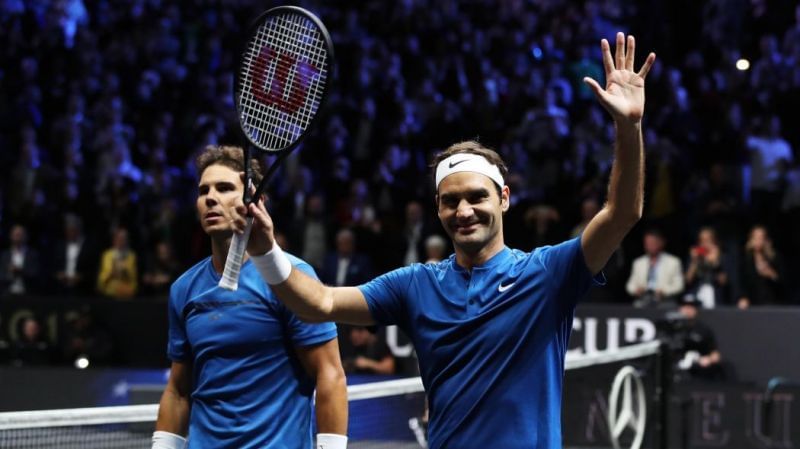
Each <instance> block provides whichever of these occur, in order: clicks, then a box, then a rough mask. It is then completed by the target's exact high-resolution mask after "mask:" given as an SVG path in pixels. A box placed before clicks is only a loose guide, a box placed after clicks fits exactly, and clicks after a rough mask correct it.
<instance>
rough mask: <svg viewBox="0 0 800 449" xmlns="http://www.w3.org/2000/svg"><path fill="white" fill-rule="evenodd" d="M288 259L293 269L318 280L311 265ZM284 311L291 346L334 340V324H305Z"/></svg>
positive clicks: (294, 258)
mask: <svg viewBox="0 0 800 449" xmlns="http://www.w3.org/2000/svg"><path fill="white" fill-rule="evenodd" d="M289 259H290V260H291V261H292V264H293V265H294V266H295V268H297V269H298V270H300V271H302V272H303V273H305V274H307V275H309V276H311V277H312V278H314V279H318V278H317V273H315V272H314V269H313V268H312V267H311V265H309V264H308V263H306V262H303V261H302V260H300V259H298V258H296V257H290V258H289ZM285 310H286V315H285V316H286V320H287V323H286V326H287V329H288V330H289V336H290V338H291V339H292V343H293V344H295V345H297V346H313V345H316V344H319V343H324V342H326V341H330V340H333V339H334V338H336V335H337V332H336V324H334V323H330V322H326V323H306V322H303V321H301V320H300V319H299V318H297V315H295V314H294V313H292V312H291V311H289V310H288V309H285Z"/></svg>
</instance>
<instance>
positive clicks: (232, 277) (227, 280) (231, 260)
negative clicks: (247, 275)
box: [218, 217, 253, 291]
mask: <svg viewBox="0 0 800 449" xmlns="http://www.w3.org/2000/svg"><path fill="white" fill-rule="evenodd" d="M252 227H253V217H247V225H246V226H245V227H244V232H243V233H241V234H238V233H235V232H234V233H233V237H232V238H231V246H230V248H229V249H228V258H227V259H225V269H224V270H223V271H222V278H221V279H220V280H219V284H218V285H219V286H220V287H222V288H224V289H225V290H231V291H235V290H236V289H237V288H239V273H240V272H241V270H242V260H244V251H245V249H246V248H247V240H248V239H250V229H252Z"/></svg>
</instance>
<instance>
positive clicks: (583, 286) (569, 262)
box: [536, 237, 606, 310]
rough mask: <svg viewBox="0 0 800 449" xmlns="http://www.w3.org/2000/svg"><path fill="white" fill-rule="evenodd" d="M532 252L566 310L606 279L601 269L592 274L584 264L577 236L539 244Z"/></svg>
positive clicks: (579, 239)
mask: <svg viewBox="0 0 800 449" xmlns="http://www.w3.org/2000/svg"><path fill="white" fill-rule="evenodd" d="M536 253H537V256H538V259H539V261H540V262H541V264H542V266H544V268H545V270H546V271H547V275H548V278H549V279H550V282H551V286H552V287H553V288H554V289H555V291H557V292H558V293H557V294H556V299H557V300H558V302H559V303H560V304H562V305H564V306H566V307H568V308H569V310H571V309H573V308H575V306H576V305H577V304H578V301H579V300H581V299H582V298H583V297H584V296H585V295H586V293H587V292H588V291H589V288H591V287H592V286H593V285H605V283H606V278H605V275H604V274H603V272H600V273H598V274H597V275H596V276H592V273H591V272H590V271H589V267H587V266H586V260H585V259H584V257H583V248H582V247H581V238H580V237H576V238H574V239H571V240H567V241H566V242H563V243H560V244H558V245H555V246H547V247H543V248H540V249H539V250H537V251H536Z"/></svg>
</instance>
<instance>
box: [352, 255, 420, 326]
mask: <svg viewBox="0 0 800 449" xmlns="http://www.w3.org/2000/svg"><path fill="white" fill-rule="evenodd" d="M413 273H414V266H413V265H412V266H409V267H403V268H398V269H397V270H393V271H390V272H388V273H386V274H384V275H382V276H378V277H377V278H375V279H373V280H371V281H370V282H367V283H366V284H363V285H360V286H359V287H358V289H359V290H361V293H362V294H363V295H364V298H366V300H367V306H368V307H369V312H370V314H371V315H372V319H374V320H375V321H376V322H378V323H379V324H383V325H392V324H400V323H401V322H403V321H405V317H406V315H407V312H406V302H405V298H406V296H407V295H406V292H407V291H408V286H409V284H410V282H411V280H412V279H413Z"/></svg>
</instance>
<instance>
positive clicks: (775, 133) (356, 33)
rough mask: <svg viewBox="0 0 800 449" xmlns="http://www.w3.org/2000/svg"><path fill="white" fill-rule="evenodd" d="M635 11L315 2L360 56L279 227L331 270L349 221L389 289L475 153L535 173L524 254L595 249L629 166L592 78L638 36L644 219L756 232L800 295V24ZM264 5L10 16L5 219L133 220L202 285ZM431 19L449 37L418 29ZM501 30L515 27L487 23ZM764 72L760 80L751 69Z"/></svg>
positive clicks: (790, 13)
mask: <svg viewBox="0 0 800 449" xmlns="http://www.w3.org/2000/svg"><path fill="white" fill-rule="evenodd" d="M6 3H8V2H6ZM456 3H457V4H456ZM618 3H619V2H597V1H591V2H585V4H582V6H581V5H578V6H575V5H573V4H569V3H568V2H552V1H534V2H511V3H505V2H501V3H500V4H496V3H495V2H491V1H488V0H479V1H473V2H455V3H454V2H403V3H401V4H400V5H399V6H397V7H396V8H393V9H392V8H390V9H389V10H387V9H386V8H385V5H384V4H383V3H381V2H379V1H376V0H367V1H366V2H358V3H352V2H351V3H347V2H344V3H343V2H319V1H311V2H310V3H308V5H307V6H309V7H311V8H312V9H314V10H315V12H317V13H318V14H320V16H321V17H323V18H324V20H325V22H326V24H327V25H328V27H329V29H331V30H333V31H334V33H335V34H336V36H335V37H334V39H335V40H336V42H337V46H339V47H341V48H342V50H343V51H341V52H339V54H340V56H342V57H341V60H340V61H339V64H340V70H339V75H340V78H341V79H340V80H339V81H340V83H341V84H340V86H341V88H339V89H334V90H333V91H331V95H330V96H329V98H328V101H329V108H328V109H329V110H330V111H331V115H330V116H329V117H328V118H326V119H325V120H324V121H323V122H324V124H323V126H321V127H320V129H319V130H315V131H313V132H311V133H309V135H308V136H307V138H306V141H305V143H304V145H306V146H307V148H320V149H321V150H320V151H314V152H310V151H303V152H298V153H296V154H295V155H294V156H293V157H292V158H291V159H292V160H291V161H290V163H289V164H287V167H286V169H285V170H280V171H279V176H285V179H284V181H285V182H281V183H275V184H273V185H274V186H275V189H276V190H280V192H278V193H277V194H276V192H273V195H274V196H273V197H272V198H271V199H272V201H273V202H274V203H273V207H274V210H275V211H276V214H275V219H276V220H278V221H283V222H284V223H296V224H297V225H298V226H297V227H296V229H295V231H296V232H295V233H293V234H290V235H289V236H288V237H289V240H290V241H291V243H292V246H293V247H294V248H295V251H296V252H297V254H299V255H303V257H304V258H306V260H308V261H309V263H311V264H312V265H315V266H318V267H321V265H322V264H323V259H324V256H325V254H326V252H327V251H328V250H329V249H330V248H329V245H330V244H331V243H332V240H333V235H332V232H331V231H329V228H328V224H329V223H328V221H330V224H331V225H336V226H338V227H343V226H348V227H352V229H353V230H354V232H355V233H356V235H358V240H359V242H360V243H361V244H363V248H362V250H364V251H366V252H368V253H369V254H370V255H371V256H373V260H372V267H373V268H375V269H376V270H378V271H382V270H385V269H389V268H394V267H396V266H398V265H401V264H403V263H404V262H406V261H407V260H406V259H408V261H410V260H411V259H413V258H414V257H413V256H414V254H413V252H414V251H406V250H407V249H409V250H410V249H411V248H410V247H408V246H407V244H404V242H403V241H406V243H407V241H409V240H411V241H415V242H416V243H417V245H416V247H417V248H416V259H417V260H424V257H423V254H422V251H423V249H422V248H421V244H422V242H423V239H424V238H425V237H427V236H428V235H430V233H428V232H425V231H423V232H422V233H421V236H419V237H417V236H416V234H415V231H414V229H415V227H413V226H412V227H407V226H406V223H405V222H404V219H403V214H402V213H398V212H400V211H399V210H398V209H397V205H403V204H406V203H407V202H408V200H409V199H411V198H425V197H427V195H428V194H430V190H431V186H430V183H429V182H426V178H425V161H426V160H428V159H429V158H430V155H431V153H432V152H434V151H436V150H437V149H439V148H442V147H443V146H444V145H446V144H448V143H449V142H451V141H453V140H458V139H465V138H471V137H474V136H480V138H481V139H482V140H485V141H486V142H487V143H497V142H502V145H498V146H499V147H500V149H501V152H502V153H504V154H503V155H504V156H505V157H506V158H508V160H510V161H513V164H512V167H513V168H514V173H512V174H511V175H510V176H509V178H508V179H507V182H508V183H509V185H510V186H511V188H512V191H514V192H516V193H515V194H514V195H512V201H514V203H513V204H512V207H511V209H510V210H509V211H508V215H507V218H508V220H507V229H506V232H507V241H508V242H509V244H511V245H512V246H515V247H519V248H521V249H526V250H527V249H532V248H533V247H535V246H540V245H542V244H547V243H551V242H555V241H561V240H562V239H563V238H564V237H566V234H567V233H569V232H570V231H571V230H572V231H573V232H578V229H580V225H579V227H578V228H575V229H570V228H566V227H565V226H567V225H569V226H572V225H573V224H574V223H575V222H578V221H581V219H580V218H578V217H575V216H574V215H573V213H574V212H576V211H573V210H572V208H573V199H574V198H586V197H590V196H595V197H598V196H600V195H601V194H602V191H603V189H604V188H605V185H606V184H607V179H606V178H607V176H608V169H609V162H610V161H611V153H612V149H613V142H612V141H611V138H610V135H609V131H610V129H609V128H608V127H607V126H605V123H606V122H605V116H604V113H603V111H602V108H599V107H597V106H596V105H595V104H594V101H593V96H592V94H591V91H590V90H589V89H588V88H587V87H586V86H585V85H584V84H583V83H582V82H581V80H582V78H583V77H584V76H594V77H595V78H597V75H598V74H602V67H601V65H600V64H599V61H600V58H599V57H598V56H599V54H598V52H599V49H598V47H597V46H596V45H595V44H594V41H595V39H596V38H597V37H609V36H611V35H613V32H615V31H616V30H617V29H625V28H629V27H630V25H631V24H638V26H639V27H640V28H641V31H639V32H634V34H636V37H637V38H639V40H640V41H642V42H650V44H651V45H652V46H653V47H654V48H660V49H661V50H660V53H659V55H660V57H659V59H658V60H657V61H656V63H655V65H654V66H653V68H652V70H651V72H650V74H649V75H648V77H649V81H648V82H649V83H652V87H653V88H652V89H650V90H648V95H649V96H648V114H649V116H650V117H651V121H652V123H651V125H652V126H651V127H648V135H647V136H645V139H646V143H647V145H646V146H647V149H648V153H649V156H648V158H647V161H648V162H647V170H648V177H647V179H648V186H647V188H646V195H647V197H646V199H645V204H646V208H645V217H644V219H645V220H647V221H648V222H649V223H651V224H658V225H660V227H661V228H662V229H663V230H664V231H665V232H668V233H669V237H670V241H671V243H672V244H673V245H674V247H675V252H676V253H678V254H685V253H688V249H689V247H690V245H691V242H690V241H689V240H690V239H688V238H686V235H687V230H694V229H697V228H698V227H699V226H703V225H710V226H713V227H714V228H715V229H716V231H717V232H718V234H719V235H718V237H719V240H720V246H721V247H722V248H723V252H724V253H725V254H727V255H729V256H730V257H732V258H735V257H738V256H739V252H740V251H739V247H740V242H741V241H742V240H744V238H745V235H744V234H745V233H746V226H748V225H749V224H750V223H751V222H752V220H748V218H749V217H750V216H755V217H757V218H758V220H759V222H764V223H766V224H768V225H769V226H770V229H771V230H772V232H773V234H774V235H773V237H774V239H775V242H776V244H779V245H780V247H781V248H787V249H785V250H784V251H783V254H784V256H785V257H786V259H785V260H784V262H785V263H786V273H787V275H786V276H787V279H794V277H795V276H794V274H795V273H800V258H798V257H795V254H796V253H798V251H797V250H795V249H793V248H797V246H796V243H797V235H798V233H797V232H795V231H794V229H796V228H797V226H796V223H797V221H796V220H793V219H791V217H792V214H793V213H794V214H795V215H797V214H796V210H797V209H798V208H797V207H796V204H797V202H796V201H793V200H792V198H794V197H796V196H797V194H796V192H797V191H798V190H797V189H798V185H799V184H800V178H798V176H795V175H793V174H792V170H795V171H796V168H794V169H793V168H792V167H793V165H792V163H793V161H795V160H796V159H797V157H796V154H795V155H792V149H794V150H795V151H796V149H797V147H798V145H800V136H799V135H798V133H796V132H792V131H793V129H791V127H790V126H789V125H788V124H789V123H793V122H792V121H791V120H793V117H794V115H793V114H794V112H795V110H796V105H797V104H798V102H800V64H799V63H798V61H800V37H799V36H800V6H797V5H795V4H793V3H792V2H768V1H758V2H754V3H753V4H752V5H751V4H750V3H748V2H738V3H735V4H729V3H728V2H724V1H714V2H684V3H681V4H680V5H679V7H678V6H672V4H667V3H664V4H663V5H661V4H655V3H652V2H650V3H636V2H629V3H628V4H625V5H624V7H622V6H621V5H620V4H618ZM795 3H796V2H795ZM0 4H3V2H0ZM676 5H677V4H676ZM260 8H261V6H260V5H259V4H258V2H254V1H252V0H244V1H235V2H177V3H168V4H167V3H164V4H163V5H162V4H161V3H159V2H142V1H135V2H131V3H129V4H126V5H125V6H119V5H115V4H112V3H111V2H109V1H108V0H97V1H92V2H87V1H85V0H68V1H57V2H52V1H50V2H19V1H16V2H11V3H8V4H5V6H0V24H2V26H1V27H0V42H2V43H3V45H2V46H0V54H2V58H3V59H2V60H3V61H4V65H3V68H2V70H0V83H2V85H3V89H2V90H0V100H2V101H0V129H2V132H0V148H2V149H3V151H0V167H4V168H5V171H4V172H3V174H4V175H5V176H3V177H0V183H2V188H0V190H2V193H3V195H2V198H0V201H2V203H1V204H0V206H3V209H2V210H1V211H0V212H2V214H3V218H4V219H6V221H7V222H9V223H12V222H20V223H25V224H26V225H27V226H28V231H29V232H30V233H31V235H35V236H36V241H37V242H41V244H42V245H50V244H52V243H54V242H58V240H60V238H59V237H60V235H59V234H60V229H58V228H57V227H55V226H52V225H50V224H48V223H47V221H48V220H47V218H46V217H52V216H60V215H62V214H63V213H64V212H65V211H71V212H74V213H77V214H78V215H79V216H80V217H81V218H82V219H83V220H84V224H85V226H86V229H85V230H84V231H85V234H86V235H88V236H92V235H104V234H105V233H106V232H107V231H108V230H109V229H112V228H114V227H117V226H126V227H128V229H130V230H131V232H132V237H135V238H133V240H135V241H139V242H146V244H147V245H148V246H149V245H152V244H153V243H154V242H156V241H160V240H167V241H173V242H175V244H177V245H186V248H184V247H180V248H176V251H175V256H176V258H177V259H178V262H179V263H180V264H181V267H182V268H186V267H188V266H189V265H191V264H192V263H194V262H196V261H197V260H198V259H199V258H200V257H201V255H203V254H206V253H207V248H206V249H203V248H201V247H200V246H202V245H203V244H207V240H206V239H203V238H202V237H203V236H202V234H201V233H197V232H194V230H196V229H197V225H196V222H195V220H194V217H193V216H192V214H191V212H187V210H190V209H191V208H189V207H187V206H188V205H189V204H191V201H192V200H191V199H190V198H188V195H187V194H186V192H190V191H191V189H192V186H193V184H192V182H193V181H190V180H194V179H195V176H194V174H193V173H192V171H193V170H194V168H193V161H194V156H193V153H195V152H196V151H197V150H198V149H202V148H204V147H205V145H206V144H207V143H217V142H220V141H235V140H236V139H239V138H240V127H239V124H238V121H237V116H236V109H235V106H234V101H233V95H232V91H233V83H232V80H233V76H232V73H234V72H235V70H237V55H235V48H236V45H235V44H234V43H233V42H232V38H231V36H235V34H236V32H237V31H238V29H239V28H240V27H241V24H242V23H247V22H248V21H249V18H250V17H253V14H254V13H256V12H258V11H259V9H260ZM421 10H424V11H425V13H426V17H429V18H430V20H416V19H417V18H418V14H416V13H417V12H418V11H421ZM386 11H389V13H388V14H386ZM490 12H491V13H494V14H495V16H494V17H496V18H497V19H498V20H494V21H492V20H486V18H487V17H488V15H487V14H489V13H490ZM378 17H379V18H380V20H376V18H378ZM376 24H380V26H377V25H376ZM453 24H458V26H453ZM545 25H546V26H545ZM634 28H635V27H634ZM199 29H215V30H218V31H219V32H218V33H198V32H197V30H199ZM698 39H700V40H699V41H700V42H703V43H704V44H703V45H700V46H697V45H696V42H698ZM587 42H588V43H587ZM427 44H431V45H427ZM743 57H746V58H747V59H749V60H750V61H751V65H752V69H751V70H746V71H739V70H736V69H734V66H735V62H736V61H737V60H738V59H739V58H743ZM410 61H413V63H411V62H410ZM337 84H338V83H337ZM587 101H589V102H590V103H589V104H590V106H587ZM781 124H783V125H784V126H783V129H781ZM612 131H613V130H612ZM187 161H188V162H190V163H189V164H188V165H187V164H185V162H187ZM290 166H291V167H292V168H290ZM719 167H724V169H720V168H719ZM787 167H788V168H789V173H788V174H787V173H786V168H787ZM282 172H285V173H283V174H282ZM734 174H736V175H734ZM278 186H280V189H278ZM314 191H317V192H318V193H317V194H313V193H312V192H314ZM784 192H785V193H784ZM314 195H318V196H319V201H318V202H317V203H318V204H321V205H322V206H325V208H327V210H323V211H322V212H321V217H323V218H322V220H320V221H317V219H315V218H310V217H308V216H307V214H308V209H309V208H310V205H311V204H312V201H311V199H310V198H311V197H312V196H314ZM781 195H783V205H784V208H783V209H781V208H780V207H779V206H780V201H781ZM787 198H788V200H787ZM48 200H49V201H48ZM315 201H316V200H315ZM303 202H305V204H306V210H305V211H304V210H303V209H302V208H301V207H300V206H301V205H302V203H303ZM535 205H547V206H546V207H535ZM793 205H795V206H793ZM531 206H534V207H533V208H531ZM548 208H549V209H550V210H547V209H548ZM684 211H688V212H689V213H684ZM793 211H795V212H793ZM303 212H305V213H306V216H302V215H304V214H303ZM423 215H424V214H423ZM787 217H788V218H787ZM793 223H794V224H795V225H794V226H793ZM320 225H322V226H320ZM772 226H774V227H772ZM280 227H281V228H284V229H288V228H287V227H286V226H280ZM322 230H325V232H320V231H322ZM404 230H410V231H411V233H410V234H406V233H405V231H404ZM175 233H181V234H183V233H185V234H187V235H191V234H197V235H198V237H197V239H196V241H197V242H201V241H202V242H205V243H202V244H201V243H196V244H195V243H192V242H194V241H195V240H192V239H175V238H174V234H175ZM323 234H324V235H323ZM299 242H302V244H301V243H299ZM786 242H789V244H791V245H794V246H791V247H787V246H784V244H785V243H786ZM732 244H734V245H735V247H736V250H735V251H734V250H732V248H731V245H732ZM60 251H61V250H60V249H59V252H60ZM379 256H380V257H379ZM617 261H623V262H624V258H617ZM735 262H736V263H738V260H737V261H735ZM48 268H50V267H49V266H48ZM56 270H58V269H56ZM737 272H738V270H737ZM609 280H610V279H609ZM733 283H735V282H733ZM793 290H797V291H800V289H794V288H792V289H788V288H787V289H786V290H785V291H784V294H785V293H786V291H793ZM598 291H599V290H598Z"/></svg>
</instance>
